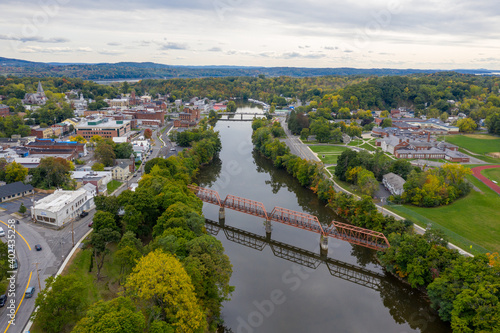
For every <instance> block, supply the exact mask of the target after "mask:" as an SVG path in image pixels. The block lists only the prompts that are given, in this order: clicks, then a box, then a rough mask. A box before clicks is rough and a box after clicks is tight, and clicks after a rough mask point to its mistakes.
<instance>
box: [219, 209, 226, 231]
mask: <svg viewBox="0 0 500 333" xmlns="http://www.w3.org/2000/svg"><path fill="white" fill-rule="evenodd" d="M219 224H220V225H222V226H223V225H224V224H226V209H225V208H224V207H220V208H219Z"/></svg>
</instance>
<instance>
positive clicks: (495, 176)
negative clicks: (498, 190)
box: [481, 168, 500, 184]
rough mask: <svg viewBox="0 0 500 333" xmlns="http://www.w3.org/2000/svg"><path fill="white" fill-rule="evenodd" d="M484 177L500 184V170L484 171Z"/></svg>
mask: <svg viewBox="0 0 500 333" xmlns="http://www.w3.org/2000/svg"><path fill="white" fill-rule="evenodd" d="M481 173H482V174H483V176H486V177H487V178H488V179H489V180H494V181H496V182H497V183H498V184H500V168H495V169H484V170H483V171H481Z"/></svg>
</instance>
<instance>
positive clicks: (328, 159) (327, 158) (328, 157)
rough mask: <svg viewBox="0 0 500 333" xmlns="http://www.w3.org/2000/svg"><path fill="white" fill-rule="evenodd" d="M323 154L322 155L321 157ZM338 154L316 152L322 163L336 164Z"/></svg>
mask: <svg viewBox="0 0 500 333" xmlns="http://www.w3.org/2000/svg"><path fill="white" fill-rule="evenodd" d="M323 156H324V157H323ZM339 156H340V154H325V155H320V154H318V157H319V159H320V160H321V162H323V163H324V164H337V160H338V159H339Z"/></svg>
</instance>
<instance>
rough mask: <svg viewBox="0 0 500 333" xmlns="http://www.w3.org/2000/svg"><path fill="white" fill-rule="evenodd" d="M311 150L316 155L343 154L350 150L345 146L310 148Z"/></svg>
mask: <svg viewBox="0 0 500 333" xmlns="http://www.w3.org/2000/svg"><path fill="white" fill-rule="evenodd" d="M309 148H311V150H312V151H313V152H315V153H318V154H319V153H339V154H341V153H342V152H343V151H344V150H347V149H349V148H347V147H343V146H309Z"/></svg>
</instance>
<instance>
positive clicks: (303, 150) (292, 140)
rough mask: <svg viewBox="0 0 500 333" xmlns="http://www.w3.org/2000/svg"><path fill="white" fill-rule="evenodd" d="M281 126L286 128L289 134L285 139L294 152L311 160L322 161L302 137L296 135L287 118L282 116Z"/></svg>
mask: <svg viewBox="0 0 500 333" xmlns="http://www.w3.org/2000/svg"><path fill="white" fill-rule="evenodd" d="M280 122H281V127H283V129H284V130H285V133H286V135H287V137H286V139H284V142H285V144H286V145H287V146H288V148H290V151H291V153H292V154H294V155H296V156H298V157H300V158H302V159H305V160H309V161H315V162H321V160H320V159H319V158H318V157H317V156H316V155H315V154H314V153H313V152H312V151H311V149H309V147H307V146H306V145H305V144H304V143H302V141H300V139H299V138H298V137H296V136H294V135H293V134H292V133H291V132H290V130H289V129H288V126H287V124H286V119H284V118H281V119H280Z"/></svg>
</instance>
